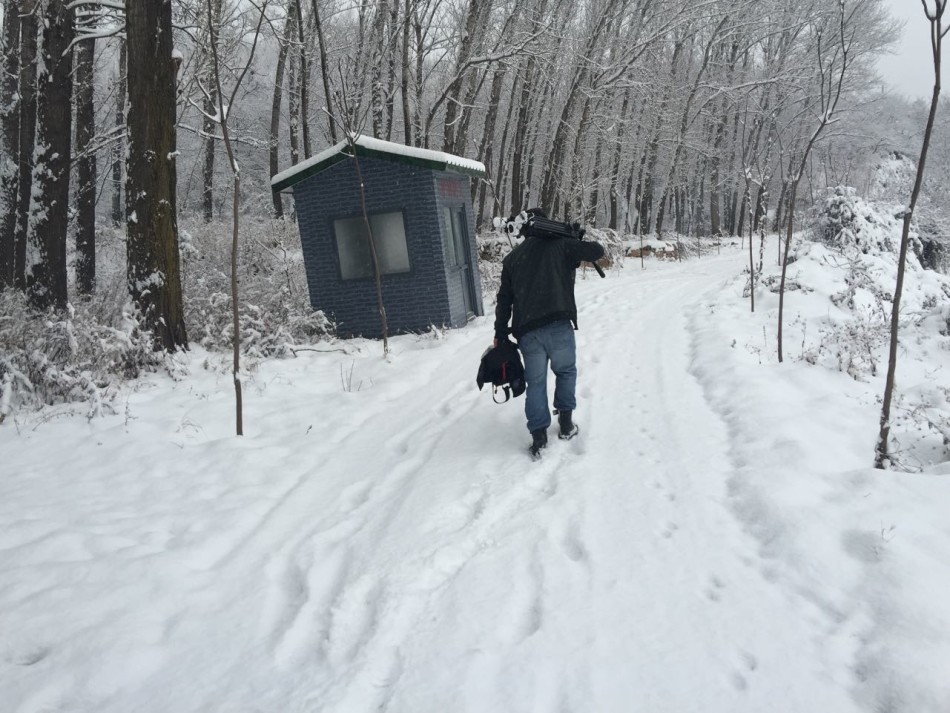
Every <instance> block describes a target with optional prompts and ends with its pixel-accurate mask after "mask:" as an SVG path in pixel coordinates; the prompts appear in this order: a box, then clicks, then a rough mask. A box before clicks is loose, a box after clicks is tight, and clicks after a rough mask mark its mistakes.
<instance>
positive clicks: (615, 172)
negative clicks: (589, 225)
mask: <svg viewBox="0 0 950 713" xmlns="http://www.w3.org/2000/svg"><path fill="white" fill-rule="evenodd" d="M630 106H631V102H630V90H629V89H628V90H627V91H625V92H624V93H623V106H622V107H621V109H620V127H619V129H618V131H617V138H616V144H615V145H614V151H613V162H612V163H611V169H610V218H609V219H608V222H607V227H608V228H610V229H611V230H616V229H617V224H618V221H619V220H620V188H619V186H620V162H621V160H622V158H623V146H624V141H623V139H624V134H626V127H627V125H628V120H629V115H628V114H629V108H630Z"/></svg>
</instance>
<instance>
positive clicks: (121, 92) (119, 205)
mask: <svg viewBox="0 0 950 713" xmlns="http://www.w3.org/2000/svg"><path fill="white" fill-rule="evenodd" d="M118 52H119V76H118V77H116V89H115V126H116V130H119V129H120V128H121V130H122V131H125V130H126V128H125V101H126V98H127V97H126V95H127V92H126V66H127V64H126V54H125V40H124V39H121V38H120V39H119V50H118ZM125 144H126V141H125V139H121V138H118V137H117V138H116V141H115V143H114V144H112V225H114V226H116V227H118V226H120V225H122V224H123V223H124V222H125V220H126V216H125V203H124V201H123V200H122V164H123V163H125Z"/></svg>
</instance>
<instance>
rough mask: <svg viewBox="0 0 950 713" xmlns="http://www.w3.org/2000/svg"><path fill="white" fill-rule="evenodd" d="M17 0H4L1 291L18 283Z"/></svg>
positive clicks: (0, 106)
mask: <svg viewBox="0 0 950 713" xmlns="http://www.w3.org/2000/svg"><path fill="white" fill-rule="evenodd" d="M18 5H19V3H17V2H16V0H5V2H4V3H3V33H2V35H0V290H2V289H3V288H5V287H12V286H13V284H14V280H13V276H14V260H13V254H14V249H13V246H14V233H15V231H16V216H17V210H16V208H17V199H18V196H17V185H18V179H19V175H18V173H19V171H18V167H17V163H18V162H19V157H20V145H19V140H20V96H19V93H18V92H17V77H18V76H19V74H20V11H19V7H18Z"/></svg>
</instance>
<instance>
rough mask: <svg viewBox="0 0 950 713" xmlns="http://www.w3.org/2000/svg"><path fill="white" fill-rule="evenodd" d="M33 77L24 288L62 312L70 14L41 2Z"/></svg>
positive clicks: (56, 1)
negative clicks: (33, 125) (31, 163)
mask: <svg viewBox="0 0 950 713" xmlns="http://www.w3.org/2000/svg"><path fill="white" fill-rule="evenodd" d="M40 7H41V9H42V10H44V12H43V13H42V14H41V15H40V20H41V28H42V30H41V32H42V34H41V40H40V41H41V42H42V45H41V48H42V49H41V51H40V53H39V59H40V61H39V64H38V69H37V76H36V86H37V93H36V146H35V148H34V157H35V165H34V166H33V186H32V188H31V190H30V212H29V217H28V218H27V231H26V251H27V254H26V288H27V294H28V295H29V297H30V302H31V303H32V304H33V306H34V307H36V308H37V309H48V308H50V307H54V308H56V309H65V308H66V299H67V296H66V236H67V233H68V231H69V159H70V157H71V156H72V112H70V110H69V107H71V106H72V99H73V76H72V74H73V54H72V52H70V51H69V47H70V44H71V43H72V41H73V32H74V31H73V11H72V10H67V9H66V1H65V0H48V1H47V2H45V3H43V4H42V5H41V6H40Z"/></svg>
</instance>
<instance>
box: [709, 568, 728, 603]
mask: <svg viewBox="0 0 950 713" xmlns="http://www.w3.org/2000/svg"><path fill="white" fill-rule="evenodd" d="M725 587H726V585H725V584H724V583H723V581H722V580H721V579H719V578H718V577H716V576H715V575H714V576H712V577H710V578H709V584H708V586H707V587H706V598H707V599H709V600H710V601H712V602H718V601H719V600H720V599H721V598H722V590H723V589H725Z"/></svg>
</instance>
